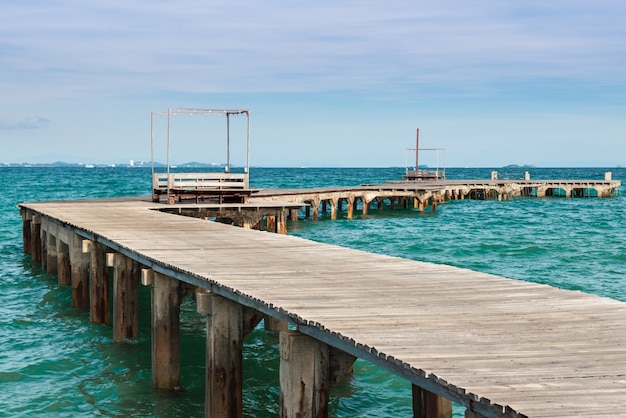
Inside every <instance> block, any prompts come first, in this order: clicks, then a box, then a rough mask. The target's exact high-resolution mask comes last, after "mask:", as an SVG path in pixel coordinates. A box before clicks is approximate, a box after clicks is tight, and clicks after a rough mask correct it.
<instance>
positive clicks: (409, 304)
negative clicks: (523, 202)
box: [21, 199, 626, 417]
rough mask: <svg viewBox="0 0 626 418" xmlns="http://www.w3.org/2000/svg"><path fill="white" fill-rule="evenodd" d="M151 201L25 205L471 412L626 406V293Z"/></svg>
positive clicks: (587, 413) (615, 411)
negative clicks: (257, 226) (545, 281)
mask: <svg viewBox="0 0 626 418" xmlns="http://www.w3.org/2000/svg"><path fill="white" fill-rule="evenodd" d="M154 207H155V204H152V203H150V202H146V201H139V200H137V201H132V200H128V199H126V200H119V201H116V200H108V201H82V202H47V203H26V204H22V205H21V208H22V211H23V214H24V215H25V219H27V218H28V217H30V218H31V219H36V218H40V221H41V220H43V222H47V223H49V224H50V225H54V226H55V227H56V228H59V232H57V233H58V234H59V236H60V235H61V234H62V233H61V232H60V229H63V230H68V231H70V232H72V233H77V234H78V235H80V236H81V237H83V238H86V239H89V240H92V241H94V242H98V243H101V244H103V245H105V246H106V247H107V248H109V249H110V250H112V251H116V252H118V253H120V254H123V255H124V256H126V257H128V258H131V259H133V260H135V261H138V262H139V263H141V264H142V265H143V266H146V267H149V268H151V269H153V270H154V271H157V272H158V273H161V274H166V275H168V276H170V277H174V278H176V279H177V280H180V281H184V282H187V283H189V284H191V285H194V286H198V287H200V288H204V289H207V290H209V291H211V292H213V293H216V294H219V295H221V296H223V297H225V298H228V299H230V300H233V301H236V302H237V303H239V304H242V305H244V306H246V307H249V308H253V309H255V310H257V311H259V312H261V313H262V314H264V315H268V316H271V317H274V318H277V319H280V320H283V321H287V322H289V323H291V324H293V325H295V327H296V329H297V330H298V331H300V332H301V333H303V334H306V335H308V336H311V337H313V338H315V339H316V340H320V341H322V342H325V343H327V344H329V345H330V346H332V347H335V348H337V349H339V350H341V351H343V352H346V353H348V354H351V355H353V356H356V357H359V358H363V359H365V360H367V361H370V362H372V363H374V364H376V365H378V366H380V367H382V368H384V369H387V370H389V371H391V372H392V373H395V374H397V375H399V376H401V377H403V378H405V379H407V380H409V381H411V382H412V383H413V384H414V385H416V386H419V387H422V388H424V389H426V390H428V391H429V392H431V393H434V394H436V395H439V396H442V397H445V398H447V399H450V400H452V401H454V402H456V403H459V404H461V405H464V406H466V407H467V408H468V412H467V415H466V416H471V417H474V416H476V417H479V416H484V417H502V416H507V417H509V416H510V417H516V416H517V417H522V416H529V417H607V416H611V417H626V303H623V302H619V301H615V300H611V299H607V298H601V297H598V296H593V295H588V294H584V293H580V292H572V291H565V290H559V289H556V288H552V287H549V286H546V285H539V284H533V283H527V282H523V281H516V280H510V279H504V278H501V277H496V276H493V275H489V274H484V273H478V272H474V271H470V270H465V269H460V268H454V267H450V266H445V265H435V264H429V263H422V262H418V261H411V260H406V259H400V258H394V257H388V256H383V255H377V254H371V253H366V252H362V251H357V250H352V249H346V248H340V247H335V246H331V245H326V244H320V243H315V242H312V241H308V240H304V239H300V238H297V237H292V236H285V235H280V234H271V233H267V232H261V231H256V230H248V229H243V228H234V227H231V226H228V225H222V224H219V223H215V222H207V221H203V220H201V219H194V218H190V217H183V216H175V215H172V214H167V213H162V212H159V211H155V210H151V208H154ZM50 228H51V231H52V230H53V229H54V228H53V227H52V226H50Z"/></svg>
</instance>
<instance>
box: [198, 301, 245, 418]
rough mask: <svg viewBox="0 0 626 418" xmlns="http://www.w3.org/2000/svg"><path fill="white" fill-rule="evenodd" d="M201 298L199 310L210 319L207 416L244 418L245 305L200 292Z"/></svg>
mask: <svg viewBox="0 0 626 418" xmlns="http://www.w3.org/2000/svg"><path fill="white" fill-rule="evenodd" d="M198 297H199V302H198V310H199V312H200V313H203V314H205V315H206V320H207V331H206V332H207V336H206V405H205V416H206V417H210V418H221V417H224V418H228V417H241V416H242V409H243V357H242V356H243V354H242V350H243V339H244V336H245V335H244V309H243V306H242V305H240V304H238V303H237V302H233V301H231V300H228V299H226V298H223V297H221V296H218V295H216V294H212V293H198Z"/></svg>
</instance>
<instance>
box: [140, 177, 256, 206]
mask: <svg viewBox="0 0 626 418" xmlns="http://www.w3.org/2000/svg"><path fill="white" fill-rule="evenodd" d="M254 191H255V190H252V189H250V188H249V181H248V173H170V174H169V175H168V174H167V173H155V174H153V176H152V200H153V201H155V202H158V201H159V199H160V195H162V194H167V195H168V202H169V203H174V201H175V200H176V198H177V197H178V198H179V200H181V199H182V198H183V197H184V196H185V195H191V196H194V197H195V199H196V203H197V202H198V200H199V199H201V198H202V199H203V198H206V197H213V198H215V197H217V198H218V199H219V202H220V203H223V201H224V199H226V200H231V201H239V202H247V201H248V198H249V197H250V194H252V193H253V192H254Z"/></svg>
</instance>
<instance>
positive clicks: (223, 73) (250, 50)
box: [0, 0, 626, 167]
mask: <svg viewBox="0 0 626 418" xmlns="http://www.w3.org/2000/svg"><path fill="white" fill-rule="evenodd" d="M625 21H626V2H623V1H621V0H614V1H612V0H593V1H591V0H589V1H587V0H567V1H565V0H553V1H551V2H545V1H538V0H529V1H524V2H521V1H518V2H514V1H502V0H478V1H474V2H465V1H455V0H442V1H438V2H430V1H420V0H418V1H415V0H413V1H395V2H381V1H370V0H361V1H356V0H353V1H319V2H297V1H286V0H279V1H268V2H260V1H256V2H253V1H228V2H224V1H220V2H216V1H206V0H204V1H195V0H182V1H178V2H171V1H161V0H151V1H149V2H148V1H143V0H138V1H134V2H129V1H126V0H125V1H120V0H110V1H107V2H85V1H77V0H64V1H63V0H60V1H59V0H45V1H43V0H32V1H21V2H9V1H6V0H0V163H2V162H52V161H56V160H64V161H73V162H78V161H81V162H96V163H101V162H125V161H128V160H130V159H134V160H136V161H138V160H150V126H151V125H150V120H151V118H150V115H151V112H152V111H163V110H167V109H168V108H170V107H171V108H175V107H192V108H213V109H224V108H229V109H249V110H250V112H251V131H252V134H251V137H252V138H251V139H252V151H251V164H252V165H256V166H348V167H350V166H352V167H359V166H382V167H385V166H403V165H404V164H405V158H406V153H405V149H406V148H407V147H412V146H414V141H415V129H416V128H420V146H423V147H433V148H435V147H436V148H445V150H446V151H445V155H446V165H447V166H449V167H465V166H468V167H499V166H503V165H507V164H520V165H521V164H534V165H537V166H544V167H548V166H608V167H610V166H617V165H626V25H625V24H624V22H625ZM195 118H196V117H194V118H192V119H195ZM163 122H164V121H163V120H160V121H159V122H158V123H157V126H158V128H157V148H158V150H157V154H158V155H160V153H164V152H165V150H164V146H163V145H162V144H161V142H163V141H164V139H163V138H165V130H164V128H163V126H165V125H163ZM243 123H244V122H243V118H234V119H233V129H234V130H235V133H237V135H235V136H236V138H233V141H234V142H237V144H239V143H240V142H242V141H244V140H245V138H244V137H243V136H242V135H239V134H242V133H243V132H244V131H245V129H243V128H242V126H243V125H242V124H243ZM174 125H175V130H176V135H174V134H172V140H173V142H174V141H175V144H176V146H175V147H174V148H173V150H172V160H173V162H179V163H180V162H184V161H190V160H194V161H198V160H202V161H206V162H209V161H220V160H223V154H224V148H225V146H224V142H225V141H224V137H225V135H223V133H224V130H225V119H224V118H223V117H222V118H220V117H217V116H212V117H203V118H201V121H193V122H190V118H188V117H176V118H174V120H173V121H172V126H174ZM240 125H241V126H240ZM239 151H242V150H240V149H235V150H234V151H233V154H235V155H234V156H233V162H234V163H237V162H238V159H245V156H244V155H241V154H242V152H239ZM434 159H435V157H434V155H433V154H432V153H430V155H429V154H428V153H425V154H424V156H423V158H421V160H422V161H423V162H424V163H426V164H430V165H434V163H435V161H434ZM431 160H432V161H431Z"/></svg>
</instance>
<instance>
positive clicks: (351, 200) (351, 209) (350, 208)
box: [347, 196, 356, 219]
mask: <svg viewBox="0 0 626 418" xmlns="http://www.w3.org/2000/svg"><path fill="white" fill-rule="evenodd" d="M347 201H348V214H347V218H348V219H352V218H354V207H355V205H356V200H355V198H354V196H348V199H347Z"/></svg>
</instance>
